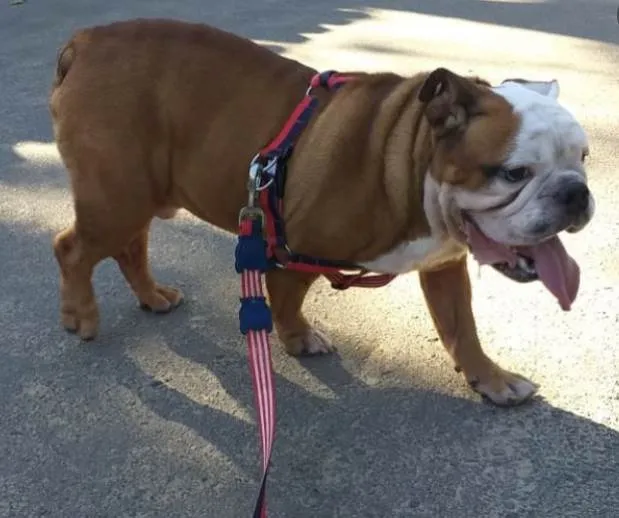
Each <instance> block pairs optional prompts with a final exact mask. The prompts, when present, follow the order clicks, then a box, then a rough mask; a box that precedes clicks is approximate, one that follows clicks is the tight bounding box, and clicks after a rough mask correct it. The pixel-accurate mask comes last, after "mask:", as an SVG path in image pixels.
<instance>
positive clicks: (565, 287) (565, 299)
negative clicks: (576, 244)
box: [466, 222, 580, 311]
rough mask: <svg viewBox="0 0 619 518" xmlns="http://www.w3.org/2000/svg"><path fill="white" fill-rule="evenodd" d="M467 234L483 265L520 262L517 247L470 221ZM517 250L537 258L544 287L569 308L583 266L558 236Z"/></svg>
mask: <svg viewBox="0 0 619 518" xmlns="http://www.w3.org/2000/svg"><path fill="white" fill-rule="evenodd" d="M466 233H467V235H468V239H469V245H471V251H472V253H473V256H474V257H475V259H476V260H477V261H478V262H479V264H492V263H497V262H506V263H508V264H509V265H510V266H514V265H515V264H516V261H517V260H518V256H517V254H516V253H515V252H514V251H513V250H511V249H510V248H508V247H506V246H504V245H502V244H500V243H497V242H496V241H493V240H492V239H489V238H488V237H487V236H485V235H484V234H483V233H482V232H480V231H479V229H478V228H477V227H476V226H475V225H473V224H471V223H469V222H466ZM517 250H518V252H520V253H521V254H522V255H524V256H526V257H530V258H532V259H533V260H534V261H535V269H536V270H537V274H538V276H539V278H540V280H541V281H542V283H543V284H544V286H546V288H547V289H548V291H550V293H552V294H553V295H554V296H555V297H556V298H557V300H558V301H559V304H560V305H561V309H563V310H564V311H569V310H570V308H571V305H572V303H573V302H574V300H575V299H576V295H577V294H578V287H579V285H580V268H579V267H578V264H577V263H576V261H575V260H574V259H572V258H571V257H570V256H569V255H568V254H567V252H566V250H565V247H564V246H563V243H562V242H561V240H560V239H559V238H558V237H556V236H555V237H553V238H551V239H549V240H547V241H544V242H543V243H540V244H539V245H535V246H521V247H517Z"/></svg>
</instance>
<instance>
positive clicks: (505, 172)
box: [499, 167, 531, 183]
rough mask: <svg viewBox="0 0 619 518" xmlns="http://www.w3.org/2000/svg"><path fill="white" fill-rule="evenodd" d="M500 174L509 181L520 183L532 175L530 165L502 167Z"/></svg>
mask: <svg viewBox="0 0 619 518" xmlns="http://www.w3.org/2000/svg"><path fill="white" fill-rule="evenodd" d="M499 176H500V177H501V178H503V180H505V181H507V182H509V183H518V182H522V181H523V180H525V179H527V178H528V177H529V176H531V171H530V169H529V168H528V167H515V168H514V169H501V171H500V173H499Z"/></svg>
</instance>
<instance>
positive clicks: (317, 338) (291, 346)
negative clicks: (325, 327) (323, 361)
mask: <svg viewBox="0 0 619 518" xmlns="http://www.w3.org/2000/svg"><path fill="white" fill-rule="evenodd" d="M283 342H284V345H285V347H286V352H287V353H288V354H290V355H291V356H316V355H320V354H330V353H332V352H334V351H335V346H334V345H333V343H332V342H331V340H330V339H329V337H328V336H327V335H325V334H324V333H322V332H321V331H318V330H317V329H314V328H309V329H308V330H307V331H306V332H305V333H304V334H303V335H300V336H295V337H291V338H287V339H284V340H283Z"/></svg>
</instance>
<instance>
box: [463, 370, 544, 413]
mask: <svg viewBox="0 0 619 518" xmlns="http://www.w3.org/2000/svg"><path fill="white" fill-rule="evenodd" d="M466 379H467V382H468V384H469V385H470V387H471V388H472V389H473V390H474V391H475V392H477V393H479V394H480V395H481V396H482V397H483V398H484V399H486V400H487V401H489V402H491V403H494V404H495V405H498V406H516V405H520V404H522V403H525V402H526V401H528V400H529V399H531V398H532V397H533V396H534V395H535V394H536V393H537V391H538V389H539V385H537V384H536V383H534V382H533V381H531V380H529V379H527V378H525V377H524V376H520V375H519V374H514V373H512V372H508V371H506V370H503V369H501V368H500V367H499V366H498V365H495V364H490V366H489V367H488V368H487V369H486V370H485V371H484V372H482V373H479V374H477V375H473V376H471V375H466Z"/></svg>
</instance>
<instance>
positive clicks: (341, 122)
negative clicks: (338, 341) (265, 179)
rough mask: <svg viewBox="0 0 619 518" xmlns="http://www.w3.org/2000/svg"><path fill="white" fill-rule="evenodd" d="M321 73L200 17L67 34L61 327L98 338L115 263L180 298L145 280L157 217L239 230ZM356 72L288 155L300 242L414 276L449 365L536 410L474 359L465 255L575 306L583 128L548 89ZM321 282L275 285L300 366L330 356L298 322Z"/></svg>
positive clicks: (323, 101)
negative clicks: (100, 293) (183, 212)
mask: <svg viewBox="0 0 619 518" xmlns="http://www.w3.org/2000/svg"><path fill="white" fill-rule="evenodd" d="M314 73H315V70H312V69H310V68H308V67H306V66H304V65H302V64H300V63H298V62H296V61H293V60H289V59H286V58H284V57H281V56H279V55H277V54H275V53H273V52H271V51H269V50H267V49H265V48H263V47H261V46H259V45H256V44H254V43H253V42H251V41H249V40H246V39H243V38H240V37H237V36H234V35H232V34H229V33H226V32H223V31H220V30H218V29H215V28H211V27H208V26H204V25H199V24H187V23H182V22H176V21H166V20H133V21H127V22H119V23H114V24H111V25H107V26H101V27H94V28H88V29H85V30H81V31H79V32H77V33H76V34H75V35H74V36H73V37H72V38H71V40H70V41H69V42H68V43H67V44H66V45H65V46H64V47H63V49H62V50H61V52H60V55H59V59H58V64H57V72H56V78H55V82H54V86H53V91H52V93H51V100H50V110H51V114H52V118H53V124H54V131H55V137H56V141H57V145H58V149H59V151H60V154H61V156H62V158H63V160H64V163H65V165H66V167H67V169H68V171H69V173H70V178H71V187H72V192H73V196H74V202H75V224H74V225H73V226H72V227H70V228H68V229H66V230H64V231H62V232H60V233H59V234H58V235H57V236H56V237H55V240H54V251H55V255H56V258H57V260H58V263H59V265H60V270H61V298H62V304H61V314H62V323H63V324H64V326H65V327H66V328H67V329H69V330H71V331H76V332H77V333H79V336H80V337H81V338H83V339H92V338H93V337H95V335H96V333H97V327H98V324H99V318H98V311H97V304H96V301H95V296H94V292H93V286H92V281H91V276H92V273H93V268H94V267H95V265H96V264H97V263H98V262H99V261H101V260H102V259H104V258H106V257H113V258H114V259H116V261H117V262H118V265H119V267H120V269H121V271H122V273H123V274H124V276H125V278H126V280H127V282H128V284H129V285H130V286H131V288H132V289H133V291H134V292H135V294H136V296H137V298H138V299H139V301H140V303H141V304H142V305H143V306H145V307H148V308H150V309H152V310H153V311H156V312H166V311H168V310H170V309H171V308H174V307H175V306H177V305H178V304H179V302H180V301H181V299H182V295H181V293H180V292H179V291H178V290H176V289H174V288H170V287H165V286H162V285H160V284H158V283H157V282H156V281H155V280H154V279H153V277H152V275H151V273H150V269H149V266H148V257H147V241H148V231H149V224H150V222H151V220H152V218H153V217H155V216H158V217H164V218H166V217H172V216H173V215H174V212H175V210H176V209H177V208H180V207H182V208H185V209H187V210H188V211H190V212H191V213H193V214H194V215H196V216H197V217H199V218H201V219H203V220H205V221H207V222H209V223H210V224H212V225H215V226H217V227H219V228H221V229H225V230H227V231H229V232H236V231H237V224H238V215H239V210H240V209H241V207H242V206H243V205H244V204H245V202H246V199H247V190H246V189H247V187H246V186H247V174H248V173H247V171H248V165H249V163H250V161H251V159H252V157H253V156H254V155H255V153H256V152H257V151H258V150H259V149H260V148H261V147H262V146H264V145H265V144H266V143H268V142H269V141H270V140H271V139H272V138H273V137H274V136H275V135H276V134H277V133H278V132H279V130H280V129H281V127H282V125H283V124H284V122H285V121H286V120H287V118H288V117H289V115H290V113H291V111H292V110H293V109H294V107H295V105H296V104H297V103H298V102H299V100H300V99H301V98H302V96H303V95H304V93H305V91H306V89H307V86H308V82H309V80H310V78H311V77H312V76H313V74H314ZM354 75H355V80H354V81H351V82H349V83H347V84H346V85H344V86H343V87H342V88H340V89H339V91H337V92H336V93H328V92H322V93H319V98H320V106H319V108H318V111H317V112H316V113H315V114H314V116H313V118H312V120H311V122H310V124H309V126H308V127H307V129H305V130H304V132H303V133H302V135H301V137H300V139H299V141H298V143H297V145H296V148H295V151H294V153H293V155H292V157H291V159H290V162H289V167H288V176H287V181H286V193H285V200H284V201H285V213H284V219H285V224H286V232H287V236H288V240H289V245H290V247H291V249H292V250H294V251H295V252H299V253H305V254H311V255H313V256H317V257H323V258H327V259H340V260H347V261H352V262H355V263H357V264H362V265H365V266H367V268H369V269H371V270H373V271H375V272H389V273H405V272H409V271H418V272H419V276H420V280H421V288H422V290H423V293H424V295H425V298H426V301H427V304H428V307H429V310H430V313H431V315H432V319H433V321H434V324H435V326H436V329H437V331H438V334H439V335H440V338H441V340H442V342H443V344H444V346H445V347H446V349H447V351H448V352H449V354H450V355H451V356H452V358H453V361H454V362H455V366H456V369H457V370H459V371H461V372H463V374H464V376H465V378H466V380H467V381H468V382H469V383H470V385H471V386H472V387H473V388H474V389H475V390H476V391H478V392H479V393H481V394H482V395H484V396H486V397H487V398H489V399H490V400H491V401H493V402H494V403H497V404H500V405H508V404H515V403H519V402H522V401H525V400H526V399H528V398H530V397H531V396H532V395H533V394H534V393H535V392H536V390H537V386H536V385H535V384H534V383H533V382H531V381H529V380H527V379H525V378H523V377H522V376H519V375H517V374H514V373H512V372H508V371H506V370H503V369H502V368H501V367H499V366H498V365H496V364H495V363H494V362H493V361H492V360H490V359H489V358H488V357H487V356H486V355H485V354H484V352H483V350H482V348H481V345H480V342H479V338H478V335H477V331H476V325H475V320H474V316H473V312H472V308H471V286H470V282H469V277H468V274H467V267H466V260H467V254H468V252H469V250H470V251H472V253H473V254H474V255H475V256H476V258H477V259H478V260H479V261H480V262H482V263H489V264H492V265H493V266H495V268H496V269H497V270H499V271H501V272H502V273H503V274H505V275H507V276H508V277H510V278H512V279H515V280H518V281H530V280H535V279H540V280H541V281H542V282H543V283H544V284H545V285H546V286H547V287H548V288H549V290H550V291H551V292H552V293H553V294H554V295H555V296H556V297H557V298H558V299H559V302H560V304H561V306H562V307H563V308H564V309H568V308H569V306H570V304H571V303H572V301H573V300H574V298H575V296H576V292H577V289H578V279H579V277H578V275H579V272H578V266H577V265H576V264H575V262H574V261H573V260H572V259H571V258H570V257H569V256H568V255H567V254H566V252H565V250H564V249H563V247H562V245H561V242H560V240H559V238H558V237H557V233H559V232H560V231H563V230H567V231H577V230H580V229H581V228H583V227H584V226H585V225H586V224H587V223H588V221H589V220H590V219H591V217H592V215H593V210H594V202H593V199H592V197H591V194H590V192H589V190H588V188H587V183H586V175H585V172H584V169H583V161H584V158H585V156H586V155H587V153H588V145H587V140H586V136H585V134H584V132H583V130H582V128H581V126H580V125H579V124H578V122H577V121H576V120H575V119H574V118H573V117H572V116H571V115H570V114H569V113H568V112H567V111H566V110H565V109H564V108H563V107H561V106H560V105H559V104H558V102H557V95H558V85H557V83H556V82H554V81H551V82H528V81H523V80H511V81H506V82H504V83H503V84H501V85H500V86H497V87H491V86H490V85H489V84H488V83H486V82H484V81H482V80H480V79H477V78H467V77H462V76H459V75H457V74H455V73H453V72H450V71H448V70H446V69H444V68H439V69H437V70H435V71H433V72H431V73H427V72H424V73H419V74H416V75H413V76H412V77H401V76H399V75H396V74H390V73H375V74H369V73H367V74H366V73H355V74H354ZM315 279H316V276H315V275H312V274H304V273H298V272H293V271H290V270H285V269H276V270H274V271H270V272H268V274H267V278H266V284H267V290H268V294H269V298H270V303H271V307H272V311H273V317H274V322H275V327H276V330H277V332H278V336H279V339H280V340H281V341H282V342H283V344H284V345H285V347H286V350H287V351H288V352H289V353H290V354H292V355H299V354H303V353H306V354H307V353H309V354H312V353H323V352H329V351H331V350H332V345H331V343H330V341H329V339H328V338H327V337H325V336H324V335H323V334H321V333H320V332H318V331H316V330H315V329H312V328H311V327H310V325H309V324H308V322H307V320H306V319H305V318H304V316H303V313H302V305H303V300H304V298H305V295H306V293H307V291H308V289H309V287H310V286H311V284H312V282H314V280H315Z"/></svg>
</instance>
